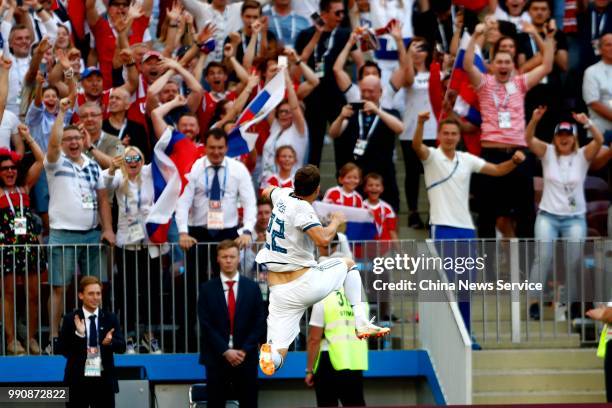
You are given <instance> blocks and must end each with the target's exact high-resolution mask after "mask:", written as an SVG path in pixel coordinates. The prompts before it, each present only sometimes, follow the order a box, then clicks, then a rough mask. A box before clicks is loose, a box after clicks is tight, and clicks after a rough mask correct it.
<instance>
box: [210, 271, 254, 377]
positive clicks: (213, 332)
mask: <svg viewBox="0 0 612 408" xmlns="http://www.w3.org/2000/svg"><path fill="white" fill-rule="evenodd" d="M198 316H199V318H200V328H201V330H200V332H201V344H200V346H201V347H200V350H201V351H200V364H204V365H206V367H207V369H210V368H213V369H214V368H215V367H218V366H219V365H220V364H222V363H223V362H224V361H226V360H225V357H223V353H224V352H225V351H226V350H228V348H229V347H228V342H229V336H230V321H229V312H228V309H227V302H226V301H225V293H224V292H223V284H222V283H221V278H220V277H216V278H213V279H211V280H209V281H208V282H205V283H202V284H201V285H200V296H199V299H198ZM265 336H266V308H265V306H264V302H263V299H262V296H261V290H260V289H259V285H258V284H257V283H256V282H255V281H253V280H251V279H249V278H246V277H244V276H240V278H239V283H238V297H237V298H236V312H235V314H234V336H233V342H234V345H233V348H234V349H237V350H244V351H245V352H246V358H245V361H244V362H243V364H257V361H258V358H257V354H258V353H257V352H258V350H259V344H260V343H262V342H264V341H265Z"/></svg>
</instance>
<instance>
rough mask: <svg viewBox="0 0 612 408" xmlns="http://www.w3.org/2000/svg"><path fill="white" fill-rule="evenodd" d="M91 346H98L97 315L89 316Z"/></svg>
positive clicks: (89, 344)
mask: <svg viewBox="0 0 612 408" xmlns="http://www.w3.org/2000/svg"><path fill="white" fill-rule="evenodd" d="M88 346H89V347H98V329H97V328H96V315H91V316H89V342H88Z"/></svg>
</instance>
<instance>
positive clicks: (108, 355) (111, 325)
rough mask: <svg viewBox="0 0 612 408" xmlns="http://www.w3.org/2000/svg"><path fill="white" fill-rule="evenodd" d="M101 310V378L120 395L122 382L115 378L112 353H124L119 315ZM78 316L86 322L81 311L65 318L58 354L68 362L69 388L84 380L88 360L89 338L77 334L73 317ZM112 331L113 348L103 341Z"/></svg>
mask: <svg viewBox="0 0 612 408" xmlns="http://www.w3.org/2000/svg"><path fill="white" fill-rule="evenodd" d="M98 310H99V316H98V339H100V355H101V358H102V368H103V370H102V377H101V379H102V380H103V381H105V382H107V383H108V384H109V385H112V387H113V389H114V391H115V393H117V392H119V383H118V381H117V377H116V375H115V361H114V358H113V354H114V353H123V352H125V339H124V338H123V333H122V332H121V327H120V326H119V320H118V319H117V316H116V315H115V314H114V313H111V312H106V311H104V310H102V309H98ZM76 314H78V315H79V317H80V318H81V319H84V315H83V309H82V308H79V309H77V310H75V311H74V312H72V313H68V314H67V315H65V316H64V320H63V322H62V328H61V331H60V335H59V339H58V343H57V347H56V351H58V352H59V353H61V354H63V355H64V357H66V358H67V359H68V361H66V368H65V370H64V383H65V384H67V385H68V386H73V385H77V384H78V383H79V382H80V381H81V380H82V379H83V378H84V375H83V374H84V371H85V361H86V360H87V336H86V337H80V336H77V334H76V333H75V331H76V326H75V324H74V316H75V315H76ZM111 329H115V331H114V332H113V340H112V342H111V344H110V345H108V346H104V345H102V340H103V339H104V338H105V337H106V335H107V333H108V332H109V331H110V330H111Z"/></svg>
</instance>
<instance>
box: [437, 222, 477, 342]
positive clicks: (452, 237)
mask: <svg viewBox="0 0 612 408" xmlns="http://www.w3.org/2000/svg"><path fill="white" fill-rule="evenodd" d="M431 238H433V239H434V240H435V245H436V250H437V251H438V255H439V256H440V257H441V258H443V259H444V258H447V257H451V258H454V259H455V260H456V261H457V260H458V259H459V258H464V259H465V258H472V259H474V258H476V256H477V251H476V249H477V247H478V243H477V242H476V240H475V239H476V230H473V229H467V228H457V227H449V226H446V225H432V226H431ZM444 271H445V272H446V276H447V277H448V280H449V282H457V280H459V279H461V280H467V281H470V282H474V281H475V280H476V279H477V274H476V271H475V270H474V268H463V267H460V268H456V269H455V270H453V269H446V268H444ZM464 272H467V273H464ZM456 296H457V301H458V302H457V305H458V306H459V311H460V312H461V316H462V317H463V322H464V323H465V328H466V329H467V331H468V333H471V329H472V321H471V308H470V291H469V290H461V291H458V292H457V293H456Z"/></svg>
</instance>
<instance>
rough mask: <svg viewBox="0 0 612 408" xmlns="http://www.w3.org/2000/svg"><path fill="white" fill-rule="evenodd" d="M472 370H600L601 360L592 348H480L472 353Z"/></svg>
mask: <svg viewBox="0 0 612 408" xmlns="http://www.w3.org/2000/svg"><path fill="white" fill-rule="evenodd" d="M472 367H473V369H474V370H497V369H499V368H500V367H503V368H505V369H538V368H539V369H570V370H574V369H596V370H601V369H602V367H603V360H602V359H600V358H597V356H596V355H595V349H594V348H588V349H579V350H573V351H572V352H568V350H567V349H550V350H482V351H479V352H477V353H473V354H472Z"/></svg>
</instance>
